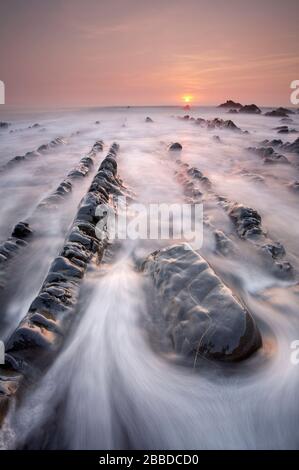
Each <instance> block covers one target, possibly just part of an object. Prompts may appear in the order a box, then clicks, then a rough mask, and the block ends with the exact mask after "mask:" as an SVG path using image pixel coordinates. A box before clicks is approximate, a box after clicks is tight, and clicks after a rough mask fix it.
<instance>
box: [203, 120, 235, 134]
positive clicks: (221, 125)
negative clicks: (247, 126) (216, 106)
mask: <svg viewBox="0 0 299 470" xmlns="http://www.w3.org/2000/svg"><path fill="white" fill-rule="evenodd" d="M206 125H207V128H208V129H227V130H230V131H233V132H242V130H241V129H240V128H239V127H238V126H236V124H235V123H234V122H233V121H231V120H230V119H229V120H227V121H226V120H223V119H220V118H215V119H213V120H210V121H206Z"/></svg>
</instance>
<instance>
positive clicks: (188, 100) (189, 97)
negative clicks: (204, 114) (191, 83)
mask: <svg viewBox="0 0 299 470" xmlns="http://www.w3.org/2000/svg"><path fill="white" fill-rule="evenodd" d="M182 98H183V101H184V103H186V104H189V103H191V101H193V96H192V95H184V96H183V97H182Z"/></svg>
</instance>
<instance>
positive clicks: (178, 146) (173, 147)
mask: <svg viewBox="0 0 299 470" xmlns="http://www.w3.org/2000/svg"><path fill="white" fill-rule="evenodd" d="M182 149H183V147H182V145H181V144H180V143H179V142H174V143H172V144H170V145H169V147H168V150H169V151H171V152H172V151H180V150H182Z"/></svg>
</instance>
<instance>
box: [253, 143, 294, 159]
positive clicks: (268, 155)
mask: <svg viewBox="0 0 299 470" xmlns="http://www.w3.org/2000/svg"><path fill="white" fill-rule="evenodd" d="M269 143H270V142H269ZM247 150H248V151H250V152H253V153H255V154H256V155H258V156H260V157H262V158H263V160H264V163H265V164H274V163H282V164H289V163H290V162H289V160H288V159H287V158H286V157H285V156H284V155H281V154H279V153H276V152H275V151H274V149H273V148H272V147H260V148H256V147H249V148H248V149H247Z"/></svg>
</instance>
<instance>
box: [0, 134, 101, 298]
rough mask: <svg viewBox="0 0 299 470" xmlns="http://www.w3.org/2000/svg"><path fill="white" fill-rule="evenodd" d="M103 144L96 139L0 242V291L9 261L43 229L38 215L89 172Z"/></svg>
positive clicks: (53, 207)
mask: <svg viewBox="0 0 299 470" xmlns="http://www.w3.org/2000/svg"><path fill="white" fill-rule="evenodd" d="M103 146H104V144H103V141H101V140H99V141H97V142H96V143H95V144H94V145H93V147H92V149H91V150H90V152H89V153H88V154H87V155H86V156H84V157H83V158H81V160H80V162H79V164H78V166H76V167H75V168H74V169H73V170H71V171H70V172H69V173H68V175H67V177H66V178H65V179H64V180H63V181H62V182H61V183H60V184H59V186H58V187H57V188H56V190H55V191H53V192H52V193H51V194H50V195H49V196H46V197H45V198H44V199H43V200H42V201H41V202H40V203H39V204H38V206H37V207H36V209H35V211H34V212H33V214H32V215H31V217H30V218H29V219H28V220H27V221H20V222H19V223H18V224H17V225H16V226H15V227H14V228H13V230H12V233H11V236H10V237H9V238H8V239H7V240H6V241H4V242H2V243H0V267H1V272H0V291H1V289H3V288H4V287H5V284H6V281H7V279H6V277H7V269H8V268H9V263H10V261H12V259H13V258H15V256H17V255H18V253H19V250H20V249H21V248H24V247H26V246H27V245H28V242H30V240H31V239H32V237H31V236H32V235H33V234H36V233H39V234H40V233H41V231H42V230H43V228H42V225H43V224H42V223H39V221H40V217H41V216H42V217H44V213H45V211H54V210H55V209H56V208H57V207H58V205H59V204H61V203H62V202H63V201H64V199H65V198H66V197H67V196H68V194H69V193H70V192H71V191H72V188H73V183H74V182H75V181H77V180H78V179H80V178H83V177H85V176H86V175H87V174H88V173H89V172H90V170H91V169H92V167H93V165H94V159H95V157H96V155H97V153H98V152H101V151H102V150H103Z"/></svg>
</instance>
